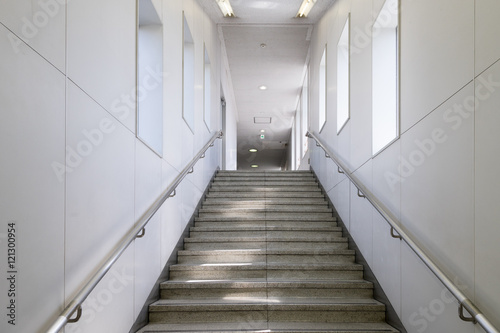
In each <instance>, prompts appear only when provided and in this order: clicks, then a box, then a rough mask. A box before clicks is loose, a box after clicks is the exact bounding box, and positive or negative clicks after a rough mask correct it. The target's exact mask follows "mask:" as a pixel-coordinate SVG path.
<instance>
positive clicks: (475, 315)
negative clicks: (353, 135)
mask: <svg viewBox="0 0 500 333" xmlns="http://www.w3.org/2000/svg"><path fill="white" fill-rule="evenodd" d="M306 136H307V137H309V138H311V139H314V140H315V141H316V146H318V147H321V148H322V149H323V151H324V152H325V154H326V155H325V157H328V158H330V159H331V160H332V161H333V162H334V163H335V164H336V165H337V167H338V172H339V173H343V174H345V176H346V177H347V178H348V179H349V180H350V181H351V182H352V183H353V184H354V186H356V187H357V189H358V195H359V196H360V197H362V196H364V197H365V199H367V200H368V201H369V202H370V203H371V204H372V205H373V207H375V209H376V210H377V211H378V212H379V213H380V214H381V215H382V217H383V218H384V219H385V220H386V221H387V222H388V223H389V225H390V226H391V236H392V237H394V238H399V239H400V240H403V241H405V242H406V244H408V246H409V247H410V248H411V249H412V250H413V252H415V254H416V255H417V256H418V257H419V258H420V260H422V261H423V263H424V264H425V265H426V266H427V267H428V268H429V269H430V270H431V271H432V273H434V275H435V276H436V277H437V278H438V279H439V281H441V282H442V283H443V284H444V286H445V287H446V288H447V289H448V290H449V291H450V293H451V294H452V295H453V296H454V297H455V298H456V299H457V300H458V303H459V307H458V314H459V317H460V319H462V320H464V321H470V322H473V323H474V324H476V323H478V324H479V325H481V327H482V328H483V329H484V330H485V331H486V332H487V333H499V331H498V330H497V329H496V328H495V327H494V326H493V324H492V323H491V322H490V321H488V319H487V318H486V317H485V315H484V314H483V313H481V311H480V310H479V309H478V308H477V307H476V305H475V304H474V303H473V302H472V301H471V300H470V299H468V298H467V297H466V296H465V295H464V294H463V293H462V292H461V291H460V289H459V288H458V287H457V286H456V285H455V284H454V283H453V282H452V281H451V279H450V278H448V277H447V276H446V274H445V273H444V272H443V271H442V270H441V269H440V268H439V267H438V266H437V265H436V264H435V263H434V261H433V260H432V259H431V258H430V257H429V256H428V255H427V254H426V253H425V252H424V250H422V249H421V248H420V247H419V246H418V245H417V244H416V243H415V241H413V239H412V238H411V237H410V236H408V234H407V233H406V232H404V230H403V229H402V228H401V227H400V226H399V224H400V223H399V221H398V219H397V218H396V217H395V216H394V215H393V214H392V213H391V212H390V211H389V209H388V208H387V207H386V206H385V205H384V204H383V203H382V202H381V201H380V200H378V199H377V197H376V196H375V195H374V194H373V193H372V192H371V191H370V190H368V189H367V188H366V186H364V185H363V183H362V182H361V181H360V180H359V179H358V178H357V177H356V176H355V175H353V174H352V172H351V171H350V170H349V168H348V167H347V166H346V165H345V164H344V163H343V162H342V161H341V160H340V159H339V158H338V157H337V156H336V154H335V153H333V152H332V151H330V150H329V149H328V148H327V147H326V146H325V145H324V144H323V143H322V142H321V140H320V139H319V138H318V137H317V135H316V134H314V133H311V132H307V134H306ZM360 192H361V193H360ZM394 231H396V233H397V235H395V234H394ZM463 309H466V310H467V312H469V314H470V315H471V316H472V317H465V316H464V314H463Z"/></svg>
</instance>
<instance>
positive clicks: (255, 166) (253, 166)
mask: <svg viewBox="0 0 500 333" xmlns="http://www.w3.org/2000/svg"><path fill="white" fill-rule="evenodd" d="M250 167H251V168H258V167H259V166H258V165H257V164H252V165H250Z"/></svg>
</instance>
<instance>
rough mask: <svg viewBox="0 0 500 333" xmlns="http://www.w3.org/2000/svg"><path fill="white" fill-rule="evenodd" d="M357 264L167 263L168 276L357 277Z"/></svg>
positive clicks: (359, 269) (359, 275)
mask: <svg viewBox="0 0 500 333" xmlns="http://www.w3.org/2000/svg"><path fill="white" fill-rule="evenodd" d="M362 278H363V266H361V265H358V264H330V263H314V264H289V263H283V264H281V263H265V262H260V263H255V262H254V263H232V264H226V263H222V264H178V265H172V266H171V267H170V279H171V280H175V281H178V280H182V281H184V280H248V279H275V280H286V281H290V280H292V281H295V280H361V279H362Z"/></svg>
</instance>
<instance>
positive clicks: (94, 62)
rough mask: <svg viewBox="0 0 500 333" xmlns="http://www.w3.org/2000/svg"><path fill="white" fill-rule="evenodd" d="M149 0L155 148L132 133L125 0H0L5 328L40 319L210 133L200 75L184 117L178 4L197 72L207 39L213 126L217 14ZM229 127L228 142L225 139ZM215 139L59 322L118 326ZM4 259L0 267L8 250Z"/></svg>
mask: <svg viewBox="0 0 500 333" xmlns="http://www.w3.org/2000/svg"><path fill="white" fill-rule="evenodd" d="M153 3H154V5H155V7H156V9H157V11H158V12H159V13H160V16H161V17H162V19H163V27H164V37H163V38H164V62H163V68H164V73H163V83H164V84H163V85H164V144H163V157H159V156H158V155H157V154H155V153H154V152H153V151H152V150H150V149H149V148H148V147H146V146H145V145H144V144H143V143H142V141H140V140H138V139H137V138H136V130H135V128H136V108H135V103H133V100H132V101H131V96H130V95H131V94H134V93H135V92H134V91H135V87H136V74H135V70H136V1H135V0H125V1H124V0H106V1H95V0H90V1H89V0H71V1H68V2H67V3H66V1H63V0H47V1H44V0H41V1H14V0H2V1H0V8H1V10H0V23H1V24H0V55H1V56H0V59H1V60H0V109H1V114H2V120H1V121H0V133H1V134H0V135H1V140H0V151H1V154H2V155H1V158H0V160H1V162H0V165H1V167H0V169H1V173H0V188H1V191H0V215H1V220H0V247H1V253H6V251H7V225H8V222H10V221H13V222H15V223H16V226H17V233H16V237H17V238H16V245H17V250H18V252H17V259H16V260H17V261H16V265H17V266H16V269H17V270H18V273H17V275H16V284H15V287H16V296H15V301H16V325H15V326H14V325H11V324H9V323H8V317H7V316H6V314H7V311H8V310H7V309H6V307H7V305H8V304H7V303H8V302H9V300H7V297H6V295H7V290H8V288H9V285H8V281H7V280H6V279H4V278H2V279H0V292H1V294H2V296H1V297H0V299H2V300H4V301H2V304H1V308H2V309H4V310H2V311H1V312H0V315H1V316H0V317H1V319H0V331H2V332H13V333H14V332H43V331H45V329H46V328H47V327H48V325H49V324H50V323H51V321H52V320H54V319H55V318H56V317H57V315H58V314H59V313H60V312H61V311H62V309H63V308H64V306H65V302H68V301H70V300H71V298H72V297H73V296H74V294H75V293H76V291H77V290H78V289H79V288H80V287H82V286H83V285H84V283H85V281H86V280H87V279H88V278H89V277H90V275H91V273H92V272H93V270H94V269H96V267H97V266H98V265H99V263H101V261H102V260H103V258H104V257H105V256H106V255H107V254H109V252H110V251H111V249H112V248H113V247H114V245H115V244H117V243H118V242H119V241H120V239H122V237H123V236H124V235H125V234H126V233H127V232H128V231H129V230H130V229H131V228H132V227H133V225H134V222H135V221H136V220H137V219H138V218H139V217H140V216H141V215H142V213H143V212H144V211H145V210H146V209H147V208H148V207H149V206H150V205H151V204H152V203H153V201H154V200H155V198H156V197H157V196H158V195H159V194H160V193H161V191H162V190H163V189H165V188H166V187H167V186H168V185H169V184H170V182H171V181H172V180H173V179H174V178H175V176H176V175H177V174H178V173H179V172H180V171H181V170H182V169H183V168H184V166H185V165H186V164H187V163H188V162H189V161H190V160H191V159H192V158H193V157H194V155H195V154H196V153H197V152H198V151H199V149H201V148H202V147H203V146H204V145H205V143H206V142H207V141H208V140H209V139H210V138H211V136H212V134H211V133H209V132H208V129H207V127H206V126H205V123H204V121H203V89H202V88H197V89H196V91H195V108H196V114H195V118H196V120H195V128H194V134H193V133H192V132H191V131H190V130H189V129H188V127H187V125H186V124H185V122H184V120H183V119H182V48H181V47H182V17H183V16H182V13H183V11H184V12H185V15H186V17H187V20H188V22H189V24H190V28H191V31H192V33H193V37H194V39H195V47H196V50H195V52H196V59H195V61H196V66H197V67H196V68H195V72H196V74H195V75H196V77H195V82H196V85H197V86H199V87H203V82H204V81H203V63H204V44H205V45H206V48H207V50H208V52H209V55H210V58H211V59H214V60H213V61H212V66H213V68H212V72H213V73H215V74H214V77H215V78H214V82H215V85H214V86H213V87H212V92H213V96H212V101H213V106H212V110H214V111H213V112H212V120H211V121H212V126H211V127H212V129H219V128H220V124H221V119H220V106H219V96H220V88H219V87H220V85H221V83H220V82H221V75H220V74H219V73H221V72H225V71H221V63H220V62H219V61H217V59H220V58H221V55H220V53H221V50H220V42H219V39H218V36H217V29H216V26H215V24H213V23H212V22H211V21H210V19H209V18H208V17H207V16H206V15H205V14H204V13H203V11H202V9H201V8H200V7H199V5H198V4H197V2H196V1H195V0H168V1H161V0H153ZM21 39H22V40H21ZM153 71H154V69H153ZM156 74H157V75H160V76H161V75H162V73H156ZM230 111H231V110H230ZM230 116H232V115H231V114H230ZM232 117H233V118H232V119H233V120H232V121H233V122H234V123H235V121H234V116H232ZM228 126H229V127H232V126H234V124H232V123H231V121H230V123H229V125H228ZM233 139H234V138H231V137H230V138H228V142H229V143H230V145H231V144H232V146H234V147H235V146H236V143H235V142H234V143H232V141H234V140H235V139H234V140H233ZM220 152H221V143H220V140H218V141H217V142H216V145H215V147H214V148H211V149H210V150H209V151H208V152H207V157H206V158H205V159H203V160H200V161H199V162H198V164H197V165H196V167H195V172H194V173H193V174H191V175H189V176H188V177H187V178H186V179H185V180H184V182H183V183H182V184H181V185H180V186H179V188H178V189H177V196H176V197H174V198H172V199H169V200H167V202H166V203H165V205H164V207H163V208H162V209H161V210H160V212H159V213H158V214H157V215H156V216H155V217H154V218H153V219H152V220H151V222H150V223H149V225H148V228H147V230H146V235H145V237H144V238H142V239H139V240H136V241H135V242H134V243H133V244H132V245H131V246H130V247H129V248H128V250H127V251H126V252H125V253H124V254H123V255H122V257H121V258H120V259H119V261H118V263H117V264H116V265H115V266H114V267H113V268H112V270H111V271H110V273H109V274H108V275H107V276H106V277H105V278H104V280H103V281H102V282H101V283H100V284H99V286H98V287H97V289H96V290H95V291H94V292H93V293H92V294H91V295H90V296H89V298H88V300H87V302H86V303H84V312H83V317H82V319H81V320H80V322H79V323H78V324H70V325H68V326H67V328H66V332H92V333H98V332H128V330H129V329H130V327H131V326H132V324H133V322H134V321H135V318H136V316H137V314H138V312H139V310H140V309H141V307H142V306H143V304H144V301H145V300H146V297H147V296H148V294H149V293H150V291H151V287H152V285H153V283H154V282H155V281H156V278H157V277H158V275H159V273H160V271H161V269H162V268H163V265H164V264H165V262H166V261H167V259H168V258H169V257H170V255H171V252H172V250H173V248H174V246H175V244H176V243H177V241H178V239H179V237H180V235H181V233H182V231H183V230H184V227H185V225H186V223H187V222H188V221H189V219H190V217H191V215H192V213H193V210H194V208H195V206H196V204H197V202H198V200H199V199H200V196H201V194H202V192H203V191H204V189H205V187H206V185H207V183H208V181H209V180H210V178H211V176H212V175H213V173H214V172H215V170H216V168H217V167H218V166H219V164H220V160H221V154H220ZM0 262H1V264H0V267H1V272H2V276H4V274H6V273H7V266H6V265H7V259H5V260H4V259H2V260H1V261H0Z"/></svg>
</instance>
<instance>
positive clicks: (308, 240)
mask: <svg viewBox="0 0 500 333" xmlns="http://www.w3.org/2000/svg"><path fill="white" fill-rule="evenodd" d="M310 247H312V248H314V249H347V247H348V239H347V238H344V237H333V236H328V235H326V236H325V235H323V236H318V237H312V236H311V237H301V236H295V237H267V236H264V237H221V236H214V237H203V236H202V237H191V238H185V239H184V248H185V249H186V250H230V249H234V250H240V249H274V250H288V249H295V248H299V249H306V248H310Z"/></svg>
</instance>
